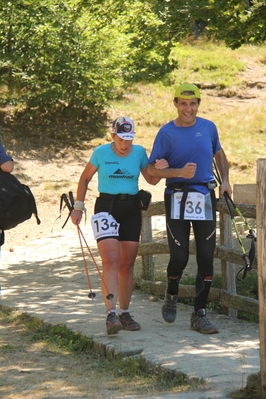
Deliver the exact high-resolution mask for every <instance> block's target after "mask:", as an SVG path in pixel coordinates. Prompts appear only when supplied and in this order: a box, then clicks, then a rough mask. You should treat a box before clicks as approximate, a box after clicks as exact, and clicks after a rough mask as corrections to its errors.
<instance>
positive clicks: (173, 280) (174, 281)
mask: <svg viewBox="0 0 266 399" xmlns="http://www.w3.org/2000/svg"><path fill="white" fill-rule="evenodd" d="M179 281H180V279H179V276H169V277H168V286H167V293H168V294H170V295H178V287H179Z"/></svg>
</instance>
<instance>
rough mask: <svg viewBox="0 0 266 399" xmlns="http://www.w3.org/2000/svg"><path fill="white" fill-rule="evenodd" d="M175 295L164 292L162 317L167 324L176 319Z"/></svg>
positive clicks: (176, 297)
mask: <svg viewBox="0 0 266 399" xmlns="http://www.w3.org/2000/svg"><path fill="white" fill-rule="evenodd" d="M177 299H178V296H177V295H170V294H168V292H167V291H165V297H164V304H163V306H162V316H163V319H164V321H166V322H167V323H173V322H174V321H175V318H176V307H177Z"/></svg>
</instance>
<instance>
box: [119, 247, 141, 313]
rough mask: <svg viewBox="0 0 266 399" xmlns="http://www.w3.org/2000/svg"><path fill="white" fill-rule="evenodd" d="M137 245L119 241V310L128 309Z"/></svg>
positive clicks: (132, 286) (132, 285)
mask: <svg viewBox="0 0 266 399" xmlns="http://www.w3.org/2000/svg"><path fill="white" fill-rule="evenodd" d="M138 247H139V243H138V242H134V241H120V260H121V264H120V269H119V273H118V280H119V287H118V296H119V303H120V309H128V308H129V304H130V299H131V295H132V292H133V288H134V278H133V277H134V276H133V271H134V264H135V260H136V257H137V253H138Z"/></svg>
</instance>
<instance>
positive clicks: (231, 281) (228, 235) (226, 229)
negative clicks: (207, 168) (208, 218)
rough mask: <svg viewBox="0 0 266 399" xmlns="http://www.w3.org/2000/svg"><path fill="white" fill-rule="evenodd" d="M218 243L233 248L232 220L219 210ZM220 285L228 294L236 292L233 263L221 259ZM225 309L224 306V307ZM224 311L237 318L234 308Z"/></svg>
mask: <svg viewBox="0 0 266 399" xmlns="http://www.w3.org/2000/svg"><path fill="white" fill-rule="evenodd" d="M220 243H221V245H225V246H226V247H228V248H233V235H232V221H231V218H230V216H229V215H227V214H226V213H225V212H220ZM221 270H222V287H223V289H225V290H226V291H228V292H229V293H230V294H233V295H235V294H236V278H235V265H234V263H231V262H227V261H225V260H222V261H221ZM225 309H226V308H225ZM226 313H227V315H228V316H229V317H231V318H233V319H234V318H235V319H237V316H238V312H237V310H236V309H233V308H227V309H226Z"/></svg>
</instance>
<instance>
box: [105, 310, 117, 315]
mask: <svg viewBox="0 0 266 399" xmlns="http://www.w3.org/2000/svg"><path fill="white" fill-rule="evenodd" d="M110 313H114V314H115V315H116V316H117V311H116V310H115V309H111V310H107V312H106V314H107V315H108V314H110Z"/></svg>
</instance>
